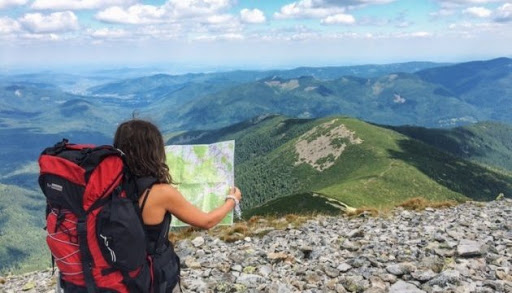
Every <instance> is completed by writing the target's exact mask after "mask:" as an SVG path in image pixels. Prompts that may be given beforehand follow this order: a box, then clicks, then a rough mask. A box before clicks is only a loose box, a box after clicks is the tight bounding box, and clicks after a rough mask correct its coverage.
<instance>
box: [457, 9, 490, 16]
mask: <svg viewBox="0 0 512 293" xmlns="http://www.w3.org/2000/svg"><path fill="white" fill-rule="evenodd" d="M463 12H464V14H469V15H472V16H476V17H480V18H486V17H489V16H491V14H492V11H491V10H489V9H487V8H485V7H469V8H466V9H464V11H463Z"/></svg>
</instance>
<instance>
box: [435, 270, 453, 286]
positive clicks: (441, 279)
mask: <svg viewBox="0 0 512 293" xmlns="http://www.w3.org/2000/svg"><path fill="white" fill-rule="evenodd" d="M459 282H460V273H459V272H458V271H454V270H447V271H444V272H442V273H440V274H439V275H437V276H436V277H435V278H433V279H432V280H430V281H428V283H427V284H428V285H429V286H439V287H446V286H447V285H448V284H454V285H456V284H458V283H459Z"/></svg>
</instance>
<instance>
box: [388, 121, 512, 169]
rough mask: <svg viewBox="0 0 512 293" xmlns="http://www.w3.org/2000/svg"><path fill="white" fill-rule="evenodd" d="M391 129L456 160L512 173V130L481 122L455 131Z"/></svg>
mask: <svg viewBox="0 0 512 293" xmlns="http://www.w3.org/2000/svg"><path fill="white" fill-rule="evenodd" d="M391 129H393V130H395V131H398V132H400V133H402V134H405V135H407V136H409V137H412V138H415V139H418V140H421V141H423V142H425V143H427V144H430V145H432V146H435V147H437V148H439V149H442V150H444V151H446V152H449V153H451V154H453V155H455V156H458V157H461V158H464V159H468V160H472V161H476V162H480V163H482V164H486V165H489V166H496V167H500V168H502V169H505V170H507V171H512V156H511V154H512V126H511V125H508V124H503V123H498V122H479V123H476V124H472V125H468V126H463V127H457V128H453V129H428V128H424V127H413V126H398V127H391Z"/></svg>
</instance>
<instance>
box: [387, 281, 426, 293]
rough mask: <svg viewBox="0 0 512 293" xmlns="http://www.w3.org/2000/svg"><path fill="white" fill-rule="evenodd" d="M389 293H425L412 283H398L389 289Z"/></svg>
mask: <svg viewBox="0 0 512 293" xmlns="http://www.w3.org/2000/svg"><path fill="white" fill-rule="evenodd" d="M389 293H425V291H423V290H421V289H419V288H418V287H416V286H415V285H413V284H411V283H407V282H404V281H398V282H396V283H395V284H393V286H391V287H390V288H389Z"/></svg>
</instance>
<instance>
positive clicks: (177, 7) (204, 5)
mask: <svg viewBox="0 0 512 293" xmlns="http://www.w3.org/2000/svg"><path fill="white" fill-rule="evenodd" d="M231 2H232V1H231V0H169V1H168V2H167V3H166V4H165V5H164V7H165V9H166V10H167V11H168V12H169V14H170V15H171V16H172V17H173V18H175V19H184V18H194V17H199V16H206V15H212V14H216V13H218V12H219V11H221V10H223V9H226V8H229V7H230V6H231V4H232V3H231Z"/></svg>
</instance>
